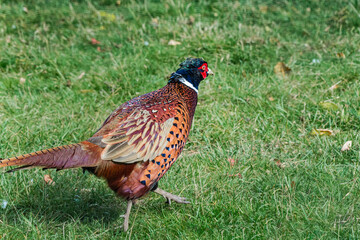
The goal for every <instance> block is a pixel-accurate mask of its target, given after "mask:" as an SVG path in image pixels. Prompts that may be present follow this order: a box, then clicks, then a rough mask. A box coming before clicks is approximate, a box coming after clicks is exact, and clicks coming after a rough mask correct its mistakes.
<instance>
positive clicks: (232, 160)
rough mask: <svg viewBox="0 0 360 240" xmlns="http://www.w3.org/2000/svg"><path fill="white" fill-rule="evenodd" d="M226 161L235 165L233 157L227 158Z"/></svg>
mask: <svg viewBox="0 0 360 240" xmlns="http://www.w3.org/2000/svg"><path fill="white" fill-rule="evenodd" d="M228 162H229V163H230V166H231V167H232V166H234V165H235V159H233V158H228Z"/></svg>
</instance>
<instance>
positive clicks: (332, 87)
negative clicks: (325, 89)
mask: <svg viewBox="0 0 360 240" xmlns="http://www.w3.org/2000/svg"><path fill="white" fill-rule="evenodd" d="M339 84H340V82H338V83H335V84H334V85H332V86H331V87H330V88H329V90H331V91H334V90H335V89H338V88H339V87H340V86H339Z"/></svg>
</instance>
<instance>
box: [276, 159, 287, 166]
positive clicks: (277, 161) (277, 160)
mask: <svg viewBox="0 0 360 240" xmlns="http://www.w3.org/2000/svg"><path fill="white" fill-rule="evenodd" d="M274 161H275V165H276V166H278V167H279V168H284V167H285V165H284V164H283V163H281V161H280V160H279V159H274Z"/></svg>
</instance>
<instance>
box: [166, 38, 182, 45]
mask: <svg viewBox="0 0 360 240" xmlns="http://www.w3.org/2000/svg"><path fill="white" fill-rule="evenodd" d="M180 44H181V42H178V41H175V40H172V39H171V40H170V41H169V42H168V45H170V46H176V45H180Z"/></svg>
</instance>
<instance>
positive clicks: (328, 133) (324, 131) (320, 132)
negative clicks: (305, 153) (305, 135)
mask: <svg viewBox="0 0 360 240" xmlns="http://www.w3.org/2000/svg"><path fill="white" fill-rule="evenodd" d="M310 135H312V136H316V135H318V136H333V135H335V133H334V131H333V130H330V129H313V130H311V132H310Z"/></svg>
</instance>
